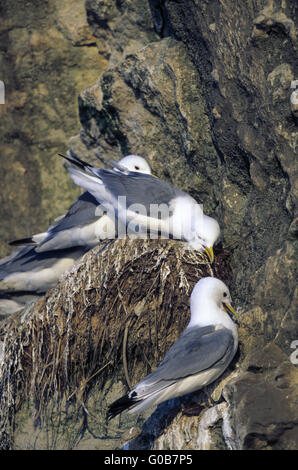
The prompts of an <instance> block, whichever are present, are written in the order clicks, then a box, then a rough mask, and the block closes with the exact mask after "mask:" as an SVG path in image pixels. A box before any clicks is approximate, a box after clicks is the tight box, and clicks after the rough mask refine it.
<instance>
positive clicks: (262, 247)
mask: <svg viewBox="0 0 298 470" xmlns="http://www.w3.org/2000/svg"><path fill="white" fill-rule="evenodd" d="M86 11H87V19H88V22H89V25H90V27H91V30H92V33H93V36H94V37H95V38H96V39H95V41H96V45H97V48H98V52H99V57H100V58H101V59H102V60H105V61H106V64H107V66H106V69H105V70H104V72H103V73H102V74H101V76H100V77H99V79H98V81H96V82H95V83H94V84H92V85H91V86H89V87H88V88H86V89H85V90H84V91H82V92H81V93H80V97H79V108H78V109H79V118H80V122H81V125H82V128H81V130H80V133H79V134H77V135H76V136H74V137H72V138H71V139H70V147H71V148H72V149H73V151H74V152H76V153H77V154H78V156H80V157H82V158H84V159H89V161H95V160H96V157H97V156H98V155H101V156H102V158H103V159H105V158H106V159H110V158H114V159H119V158H120V157H122V156H123V155H126V154H128V153H136V154H139V155H142V156H144V157H146V158H148V159H149V160H150V161H151V164H152V167H153V171H154V173H156V174H157V175H158V176H160V177H162V178H164V179H167V180H168V181H170V182H172V183H173V184H174V185H176V186H177V187H179V188H181V189H183V190H186V191H188V192H189V193H190V194H191V195H193V196H194V197H195V198H196V199H197V200H198V201H200V202H202V203H203V204H204V208H205V212H206V213H207V214H209V215H215V216H216V217H217V219H218V220H219V223H220V225H221V228H222V240H221V245H220V246H219V248H218V250H217V258H216V259H217V261H216V263H217V264H216V266H215V268H214V270H213V272H211V271H210V266H208V265H206V266H204V267H203V268H202V267H201V268H200V266H201V265H200V262H199V260H198V259H197V260H196V259H192V260H190V259H188V258H185V256H184V255H183V253H184V250H183V249H182V248H181V246H180V244H175V242H162V243H161V244H158V243H157V246H156V245H154V244H153V245H151V244H150V243H149V242H144V241H143V242H140V241H139V242H138V243H137V244H135V243H136V242H134V241H127V242H122V241H121V242H118V241H117V242H113V243H112V245H111V244H110V245H108V246H105V247H103V248H98V249H95V250H94V251H93V252H91V253H90V254H88V255H86V256H85V258H84V260H83V262H82V264H81V265H80V266H79V267H78V268H75V269H74V270H73V272H72V273H71V274H70V275H67V276H66V277H64V278H63V279H62V280H61V281H60V283H59V285H58V286H57V288H56V289H54V290H52V291H51V292H50V293H49V294H48V295H47V296H46V297H45V299H44V300H42V301H40V302H39V303H38V304H37V305H36V306H35V307H32V308H31V309H29V310H28V311H27V312H25V313H23V314H19V315H16V316H15V317H13V318H11V319H9V320H7V321H6V322H5V323H3V324H2V332H3V338H4V355H6V357H7V363H8V364H9V367H8V366H6V367H5V365H4V363H3V364H2V370H1V374H2V382H1V384H2V385H1V386H2V402H1V414H2V416H1V423H0V424H1V427H0V429H1V430H2V433H3V434H2V436H3V437H2V446H3V448H5V447H11V446H12V447H19V448H20V447H21V448H22V447H24V445H28V447H32V446H33V445H34V442H35V443H36V444H35V445H36V446H37V447H38V448H44V447H47V446H52V448H55V447H59V446H60V447H63V448H67V447H71V448H115V447H117V446H118V447H120V446H122V445H123V444H124V443H126V444H125V447H126V448H130V449H141V448H151V449H168V448H172V449H221V448H224V449H294V448H297V447H298V428H297V424H298V415H297V409H298V408H297V392H298V374H297V367H298V366H297V364H296V363H295V360H294V359H293V357H294V355H293V352H294V351H293V341H295V340H298V328H297V320H296V318H295V313H296V309H297V287H296V279H297V263H296V259H297V233H298V231H297V165H296V161H295V152H296V146H297V142H298V132H297V120H296V118H295V116H294V115H293V114H292V112H291V106H290V95H291V92H292V91H293V90H292V89H291V84H292V82H293V81H295V79H298V71H297V60H296V58H297V47H298V43H297V33H296V29H295V25H297V19H298V18H297V14H298V11H297V8H296V5H295V1H294V0H284V1H278V0H268V1H263V0H262V1H261V0H260V1H256V2H252V1H247V2H232V1H225V2H213V3H212V4H210V2H207V1H201V0H200V1H197V0H184V1H182V0H181V1H179V0H177V1H167V0H164V1H163V0H151V1H149V3H148V2H147V1H145V0H138V1H137V2H136V1H127V2H119V1H115V2H114V1H113V2H111V1H109V2H108V1H97V0H87V2H86ZM65 18H66V19H65V21H66V22H67V20H68V19H69V15H68V14H66V16H65ZM152 243H153V242H152ZM154 243H156V242H154ZM121 244H123V245H121ZM120 245H121V246H120ZM153 247H155V248H153ZM152 249H153V250H154V249H156V250H157V251H155V252H154V253H152V251H151V250H152ZM100 250H103V251H100ZM169 250H172V251H169ZM148 254H149V255H148ZM192 256H196V255H195V254H192ZM129 257H132V258H133V261H132V262H131V265H130V262H129V261H128V259H129ZM151 258H152V259H153V261H154V263H153V265H154V268H153V265H152V264H151V262H152V259H151ZM161 259H163V260H164V262H161V261H160V260H161ZM139 260H142V261H141V263H139ZM173 260H176V261H173ZM177 260H178V267H177ZM179 263H180V264H179ZM115 266H116V276H114V278H115V279H117V282H118V283H119V286H120V288H119V290H118V289H116V287H114V289H115V290H114V291H113V293H112V297H109V296H108V294H107V291H106V288H107V284H106V282H107V279H109V276H110V280H111V279H112V278H113V273H114V275H115ZM128 267H130V268H131V270H129V269H128ZM122 269H123V270H124V271H122ZM103 270H104V271H105V273H106V276H107V277H106V278H105V279H103ZM124 272H125V275H124V274H123V273H124ZM127 273H130V274H129V275H128V274H127ZM136 273H137V277H135V276H136ZM166 273H167V274H166ZM170 273H172V274H170ZM181 273H183V275H182V274H181ZM210 274H214V275H216V276H217V277H220V278H222V279H224V280H225V281H226V282H227V284H228V285H229V287H230V289H231V292H232V298H233V300H234V303H235V306H236V307H237V308H238V310H239V311H241V312H242V321H241V328H240V332H239V333H240V344H239V353H238V356H237V357H236V358H235V360H234V362H233V364H232V365H231V367H230V368H229V371H227V374H225V376H224V377H223V378H222V379H221V380H219V381H217V382H216V383H215V384H214V385H213V386H212V387H211V390H210V391H211V392H212V397H213V399H214V401H215V404H213V406H210V404H209V405H208V403H206V400H205V402H204V399H203V398H202V395H201V394H200V393H198V394H196V395H194V396H192V397H186V398H185V400H184V399H183V400H182V401H181V402H180V400H177V401H176V400H174V401H173V402H170V403H165V404H162V405H160V406H159V407H158V408H157V410H156V411H155V412H154V413H153V414H152V413H151V414H150V413H149V414H147V415H146V416H145V417H141V418H139V419H137V420H136V419H135V418H129V420H126V418H125V419H124V418H120V421H118V422H117V425H112V424H111V427H109V426H108V427H107V423H106V422H105V418H104V415H105V410H106V406H107V403H110V402H111V401H112V400H113V399H115V398H117V397H118V396H119V395H120V394H121V393H122V392H123V391H124V390H125V387H126V385H123V383H124V384H125V383H127V382H128V381H131V382H133V383H135V382H136V381H137V380H138V379H139V378H140V377H141V376H143V375H144V364H145V363H146V364H150V367H154V366H155V364H157V363H158V361H159V359H160V358H161V357H162V355H163V353H164V352H165V351H166V349H167V348H168V347H169V345H170V344H171V341H173V340H174V339H175V338H176V337H177V336H178V334H179V333H180V332H181V331H182V329H183V327H184V325H185V321H186V318H187V314H188V297H189V293H190V287H191V286H192V285H193V284H192V283H194V282H195V280H198V278H199V277H200V276H204V275H210ZM181 275H182V277H181ZM122 276H124V277H122ZM156 276H159V277H158V279H159V283H158V286H159V288H160V289H161V290H160V291H158V292H157V291H156V290H155V287H154V288H153V286H154V280H155V278H156ZM168 276H172V277H171V280H172V281H173V280H174V279H176V277H175V276H177V279H178V280H177V279H176V284H175V283H174V284H173V285H174V287H173V289H174V288H175V290H172V288H171V285H170V284H163V282H162V281H161V280H162V279H163V280H165V279H167V277H168ZM179 276H180V277H179ZM136 279H139V281H140V286H138V287H137V293H136V294H135V286H136ZM146 283H148V284H146ZM146 285H148V286H149V285H152V291H151V290H150V288H149V291H150V294H152V297H151V296H149V294H148V292H146V295H147V294H148V298H147V297H146V296H145V291H148V289H147V288H146ZM129 289H131V292H132V293H131V294H128V293H127V292H128V291H129ZM138 289H140V290H139V291H138ZM162 289H166V290H165V291H166V293H167V298H168V301H166V299H165V297H164V296H163V295H162ZM123 290H125V291H126V295H128V297H127V298H125V300H123ZM135 295H136V296H135ZM145 297H146V299H145V302H143V303H142V300H143V299H144V298H145ZM149 298H150V299H151V300H150V301H149ZM112 299H114V300H113V301H112ZM121 299H122V300H121ZM154 299H155V300H154ZM150 302H151V303H150ZM152 302H153V303H152ZM62 306H64V307H62ZM120 306H121V308H122V310H121V315H122V316H123V315H125V316H124V317H123V322H124V323H123V324H122V323H121V320H120V317H121V315H120V313H119V308H120ZM156 310H158V311H160V312H162V313H161V315H162V316H163V318H164V320H163V321H165V322H168V324H166V326H164V328H166V330H167V332H168V335H169V337H167V340H166V341H164V340H163V339H162V338H164V336H163V334H162V332H163V331H164V330H163V327H162V326H160V327H157V326H156V324H155V326H153V324H152V322H154V321H156V314H154V313H152V312H156ZM136 311H137V312H143V313H142V317H143V318H146V322H147V323H146V328H147V327H148V330H146V333H145V332H144V331H145V330H142V328H141V325H139V327H136V331H139V335H138V334H137V335H136V336H135V338H136V339H137V340H138V341H136V342H135V343H134V344H132V343H131V344H130V345H129V346H128V349H127V351H128V353H129V354H128V357H129V361H131V362H130V363H129V364H128V366H127V364H126V359H125V358H126V356H125V354H126V352H125V348H124V349H122V351H121V348H120V345H121V344H122V345H123V344H124V346H125V341H124V337H125V334H124V333H125V328H126V326H125V324H126V325H127V324H128V325H130V323H127V320H128V319H129V318H130V316H129V315H131V314H132V312H134V314H133V315H135V316H137V315H138V314H137V313H136ZM123 312H124V313H123ZM119 315H120V317H119ZM107 317H108V318H109V322H111V324H110V325H109V327H107V330H105V328H104V327H103V326H102V323H103V325H107V324H106V323H105V321H106V320H105V321H103V319H105V318H107ZM121 318H122V317H121ZM133 318H134V320H135V317H133ZM138 318H139V317H138ZM180 318H183V320H181V319H180ZM99 325H101V328H100V327H99ZM129 327H130V326H128V327H127V328H129ZM152 328H153V330H154V331H155V333H156V332H157V331H158V332H159V334H158V335H157V336H156V338H157V339H156V338H155V339H152V338H150V333H148V331H151V330H152ZM154 328H155V329H154ZM113 329H115V330H114V332H113ZM153 330H152V331H153ZM115 332H116V333H117V334H116V333H115ZM33 333H34V334H33ZM156 334H157V333H156ZM34 335H35V336H34ZM113 335H115V336H113ZM117 335H118V336H117ZM16 337H17V341H16V339H15V338H16ZM59 338H61V345H60V346H59V347H58V349H57V347H56V348H55V347H54V346H57V340H59ZM107 338H108V339H109V341H108V344H110V345H111V349H109V348H108V347H107V346H106V344H107V343H106V342H107ZM33 339H34V342H33V344H39V346H38V347H37V346H36V348H39V350H38V351H37V350H36V348H35V349H34V347H33V346H30V344H32V341H33ZM152 341H153V343H152ZM159 342H161V343H160V344H161V345H162V347H160V349H159V348H158V347H157V349H156V351H155V352H154V351H153V348H152V344H155V346H156V344H157V345H158V344H159ZM21 344H24V347H23V349H24V353H23V356H22V353H19V354H16V349H15V348H16V345H21ZM59 344H60V343H59ZM116 344H117V347H118V349H117V348H116ZM28 345H29V346H28ZM113 347H114V349H113ZM26 348H27V349H26ZM59 348H61V349H60V350H59ZM115 348H116V349H115ZM139 348H141V349H142V348H143V352H142V354H141V353H140V350H139ZM19 349H20V348H19ZM21 349H22V348H21ZM79 351H80V354H81V355H83V360H82V357H81V356H80V354H79ZM112 351H113V352H112ZM25 353H26V354H25ZM123 354H124V355H123ZM290 358H292V360H291V359H290ZM26 366H27V368H26ZM110 368H111V369H112V370H111V369H110ZM18 371H24V372H22V373H19V372H18ZM18 374H19V375H18ZM97 374H99V376H100V377H98V376H97ZM39 376H42V377H43V379H41V381H40V383H38V377H39ZM9 377H14V379H13V386H12V385H11V384H10V383H9V380H11V379H9ZM44 378H45V379H44ZM20 385H21V387H20ZM20 389H21V390H23V391H29V390H31V397H32V400H33V403H32V401H31V402H30V407H31V408H30V407H29V412H28V410H27V409H26V406H25V405H23V406H19V405H20V403H23V400H25V404H26V393H23V394H20V392H19V390H20ZM48 398H50V400H49V401H48V402H47V399H48ZM59 400H60V401H59ZM27 401H28V399H27ZM16 404H18V409H19V410H20V411H18V412H17V413H16V412H15V409H16ZM46 404H47V406H46ZM32 408H33V410H34V412H35V424H36V423H37V424H38V425H39V426H40V427H37V428H35V431H34V432H35V434H34V433H33V434H32V435H34V439H33V438H29V437H28V436H29V432H30V433H31V431H32V429H31V427H32V426H33V424H32V423H33V422H32V421H31V420H30V417H29V415H30V413H31V411H32ZM4 409H5V410H6V411H5V413H4V411H3V410H4ZM65 409H66V410H67V411H68V412H67V413H66V414H65V415H64V414H63V413H62V411H64V410H65ZM62 415H63V419H62ZM53 416H54V418H55V420H56V421H53V419H54V418H53ZM49 417H50V418H51V419H52V422H55V423H56V424H57V423H59V426H58V424H57V426H56V427H55V429H54V428H51V426H50V425H49V421H50V420H49V419H47V418H49ZM78 417H80V419H81V422H80V421H79V420H78ZM145 419H146V421H144V420H145ZM77 423H79V426H78V424H77ZM113 426H114V427H113ZM13 428H14V429H15V432H14V433H13V432H12V430H13ZM49 430H50V431H49ZM49 432H50V433H51V441H50V442H49V441H48V442H47V441H46V436H49ZM111 433H112V434H111ZM37 434H38V438H37ZM58 436H59V439H58ZM26 443H27V444H26Z"/></svg>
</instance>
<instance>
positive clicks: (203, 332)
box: [138, 325, 234, 397]
mask: <svg viewBox="0 0 298 470" xmlns="http://www.w3.org/2000/svg"><path fill="white" fill-rule="evenodd" d="M233 347H234V338H233V335H232V333H231V332H230V330H228V329H227V328H221V329H218V330H215V328H214V326H212V325H210V326H207V327H204V328H200V327H192V328H189V329H186V331H185V332H184V333H183V334H182V335H181V336H180V338H179V339H178V340H177V341H176V342H175V343H174V344H173V346H172V347H171V348H170V349H169V351H168V352H167V354H166V355H165V357H164V359H163V361H162V362H161V363H160V364H159V366H158V367H157V369H156V370H155V371H154V372H152V373H151V374H150V375H148V377H146V378H145V379H144V380H142V381H141V382H140V385H141V384H142V388H143V386H144V392H145V394H146V395H147V394H148V393H153V392H154V391H155V390H156V389H159V388H162V387H165V386H167V385H170V384H171V383H173V382H176V381H177V380H179V379H183V378H185V377H189V376H192V375H196V374H198V373H199V372H203V371H204V370H207V369H210V368H211V367H215V366H217V365H220V364H224V363H225V362H227V361H228V359H229V358H230V357H231V354H232V351H233ZM138 385H139V384H138ZM138 396H139V397H140V393H139V390H138Z"/></svg>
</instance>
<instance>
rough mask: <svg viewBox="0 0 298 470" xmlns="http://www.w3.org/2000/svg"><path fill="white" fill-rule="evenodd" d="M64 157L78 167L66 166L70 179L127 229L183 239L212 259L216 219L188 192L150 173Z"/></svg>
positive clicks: (216, 237) (218, 232)
mask: <svg viewBox="0 0 298 470" xmlns="http://www.w3.org/2000/svg"><path fill="white" fill-rule="evenodd" d="M61 156H63V155H61ZM63 157H64V158H65V159H66V160H68V161H69V162H70V163H71V164H73V165H74V166H75V167H77V168H74V167H71V166H70V167H68V171H69V173H70V176H71V178H72V180H73V181H74V182H75V183H76V184H77V185H79V186H82V187H83V188H85V189H86V190H87V191H88V192H90V194H92V195H93V196H94V197H95V198H96V199H97V201H99V202H100V203H102V204H103V206H104V207H106V209H107V210H108V214H112V213H114V214H116V216H117V218H118V219H119V220H120V221H121V222H122V224H124V225H125V226H127V227H128V228H129V229H130V231H135V232H137V233H147V232H148V231H149V232H150V236H151V238H156V237H154V236H152V235H153V234H155V235H156V234H158V233H159V234H161V235H163V236H166V237H171V238H175V239H180V240H185V241H187V242H188V244H189V245H190V246H191V247H192V248H194V249H198V250H204V251H205V252H206V253H207V255H208V257H209V260H210V262H213V259H214V253H213V245H214V243H215V242H216V241H217V239H218V237H219V234H220V228H219V225H218V222H217V221H216V220H215V219H213V218H211V217H208V216H207V215H205V214H204V213H203V210H202V208H201V206H200V205H199V204H198V203H197V202H196V201H195V199H193V198H192V197H191V196H190V195H189V194H187V193H185V192H184V191H181V190H179V189H177V188H175V187H174V186H172V185H171V184H169V183H167V182H165V181H163V180H161V179H159V178H156V177H155V176H153V175H148V174H141V173H137V172H128V173H127V174H124V173H123V172H121V171H116V170H106V169H103V168H98V167H95V166H91V165H89V164H88V163H86V162H84V161H82V160H80V159H79V158H77V157H75V156H72V155H68V156H63Z"/></svg>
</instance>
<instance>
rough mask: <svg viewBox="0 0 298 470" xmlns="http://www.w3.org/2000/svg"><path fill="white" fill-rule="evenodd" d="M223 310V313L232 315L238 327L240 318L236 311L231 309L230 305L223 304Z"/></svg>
mask: <svg viewBox="0 0 298 470" xmlns="http://www.w3.org/2000/svg"><path fill="white" fill-rule="evenodd" d="M223 308H224V311H225V312H227V313H228V314H230V313H232V315H234V317H235V318H236V320H237V323H238V325H240V317H239V315H238V313H237V312H236V310H235V309H233V307H231V305H229V304H225V303H224V302H223Z"/></svg>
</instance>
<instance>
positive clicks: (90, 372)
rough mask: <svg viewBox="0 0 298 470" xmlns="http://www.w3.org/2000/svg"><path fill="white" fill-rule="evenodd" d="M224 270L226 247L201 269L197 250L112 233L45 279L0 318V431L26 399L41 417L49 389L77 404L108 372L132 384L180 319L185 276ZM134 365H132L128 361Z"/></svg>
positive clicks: (178, 328)
mask: <svg viewBox="0 0 298 470" xmlns="http://www.w3.org/2000/svg"><path fill="white" fill-rule="evenodd" d="M210 275H215V276H216V277H219V278H221V279H222V280H224V281H225V282H228V279H229V276H230V270H229V262H228V255H227V254H225V253H224V252H223V251H222V250H221V251H220V252H218V253H216V257H215V264H214V266H213V267H212V268H211V266H210V264H209V263H208V259H207V257H206V255H205V254H204V253H203V252H198V251H193V250H190V249H188V248H187V246H186V245H185V244H183V243H181V242H177V241H172V240H154V241H153V240H150V241H149V240H129V239H126V240H115V241H111V242H109V243H107V244H103V245H101V246H98V247H96V248H95V249H93V250H92V251H90V252H88V253H87V254H86V255H85V256H84V258H83V259H82V262H81V263H80V264H79V265H77V266H76V267H75V268H74V269H73V270H72V271H71V272H70V273H68V274H66V275H65V276H63V277H62V278H61V280H60V281H59V283H58V284H57V286H56V287H55V288H53V289H52V290H50V291H49V292H48V293H47V294H46V295H45V297H44V298H43V299H41V300H40V301H38V302H37V304H35V305H34V306H31V307H30V308H28V309H27V310H25V311H23V312H21V313H19V314H15V315H13V316H12V317H10V318H8V319H6V320H4V321H3V322H2V323H1V324H0V339H2V340H3V341H4V361H3V362H2V365H1V364H0V431H1V430H2V433H4V440H3V436H2V442H4V441H5V436H6V439H8V436H9V428H11V427H13V417H14V413H16V412H17V410H18V408H19V407H20V406H21V404H22V403H23V402H24V401H25V400H28V399H29V398H30V400H32V402H33V408H34V414H35V419H36V420H38V419H41V416H42V414H43V411H44V410H45V409H46V407H47V403H48V402H49V400H50V399H51V398H53V397H54V398H56V399H57V400H58V401H59V400H66V401H67V400H77V401H79V402H80V403H83V402H84V400H85V399H86V397H87V395H88V391H89V390H90V387H91V386H92V385H93V384H94V382H95V381H96V386H99V387H100V386H102V385H103V384H104V381H105V379H106V378H107V377H108V378H109V379H112V380H113V377H115V379H116V377H117V378H118V379H119V376H121V377H122V378H123V380H126V381H127V382H128V385H130V384H131V383H135V382H136V381H137V380H139V379H140V378H141V377H138V376H136V374H135V371H136V366H137V364H140V363H141V364H143V367H142V368H141V369H142V371H143V375H146V373H149V372H150V370H151V368H154V367H155V366H156V365H157V364H158V362H159V361H160V360H161V359H162V357H163V356H164V354H165V352H166V351H167V350H168V349H169V347H170V346H171V345H172V344H173V342H174V341H175V340H176V339H177V337H178V336H179V335H180V334H181V332H182V331H183V329H184V328H185V326H186V324H187V322H188V320H189V297H190V294H191V291H192V288H193V286H194V284H195V283H196V282H197V281H198V280H199V279H200V278H202V277H204V276H210ZM138 370H140V367H139V368H138Z"/></svg>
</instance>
